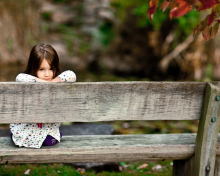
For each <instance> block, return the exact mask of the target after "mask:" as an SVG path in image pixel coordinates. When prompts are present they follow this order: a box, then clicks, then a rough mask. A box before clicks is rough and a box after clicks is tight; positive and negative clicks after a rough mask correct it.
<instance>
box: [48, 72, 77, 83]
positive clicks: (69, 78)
mask: <svg viewBox="0 0 220 176" xmlns="http://www.w3.org/2000/svg"><path fill="white" fill-rule="evenodd" d="M51 82H76V74H75V73H74V72H73V71H71V70H67V71H64V72H63V73H61V74H60V75H58V76H57V77H56V78H54V79H53V80H52V81H51Z"/></svg>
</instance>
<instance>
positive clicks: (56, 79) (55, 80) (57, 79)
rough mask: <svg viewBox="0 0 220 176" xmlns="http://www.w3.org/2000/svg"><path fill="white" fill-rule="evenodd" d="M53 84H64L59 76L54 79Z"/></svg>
mask: <svg viewBox="0 0 220 176" xmlns="http://www.w3.org/2000/svg"><path fill="white" fill-rule="evenodd" d="M51 82H62V80H61V79H60V77H59V76H57V77H56V78H54V79H52V81H51Z"/></svg>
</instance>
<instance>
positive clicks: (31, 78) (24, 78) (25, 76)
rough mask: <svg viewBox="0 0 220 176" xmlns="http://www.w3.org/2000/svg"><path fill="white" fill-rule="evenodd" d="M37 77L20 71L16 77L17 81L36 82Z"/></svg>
mask: <svg viewBox="0 0 220 176" xmlns="http://www.w3.org/2000/svg"><path fill="white" fill-rule="evenodd" d="M36 78H37V77H35V76H32V75H28V74H25V73H20V74H18V76H17V77H16V79H15V81H16V82H36Z"/></svg>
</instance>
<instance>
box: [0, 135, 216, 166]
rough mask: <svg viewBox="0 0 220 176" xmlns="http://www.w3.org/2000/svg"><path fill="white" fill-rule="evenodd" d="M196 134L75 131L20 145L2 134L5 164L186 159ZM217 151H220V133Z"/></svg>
mask: <svg viewBox="0 0 220 176" xmlns="http://www.w3.org/2000/svg"><path fill="white" fill-rule="evenodd" d="M195 141H196V134H188V133H187V134H141V135H74V136H63V138H62V140H61V143H59V144H57V145H55V146H42V148H41V149H32V148H24V147H21V148H19V147H17V146H15V145H14V144H13V142H12V141H11V139H10V138H9V137H1V138H0V157H1V161H0V163H1V164H5V163H73V162H78V163H80V162H120V161H143V160H151V161H152V160H182V159H187V158H190V157H192V156H193V155H194V152H195ZM217 155H220V135H219V139H218V149H217Z"/></svg>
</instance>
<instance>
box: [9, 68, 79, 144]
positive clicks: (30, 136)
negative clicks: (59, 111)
mask: <svg viewBox="0 0 220 176" xmlns="http://www.w3.org/2000/svg"><path fill="white" fill-rule="evenodd" d="M58 76H59V77H60V78H61V80H62V82H75V81H76V75H75V73H74V72H73V71H70V70H67V71H65V72H63V73H61V74H60V75H58ZM16 82H36V77H35V76H31V75H28V74H24V73H20V74H19V75H18V76H17V77H16ZM59 127H60V123H43V125H42V128H40V127H38V124H37V123H30V124H26V123H13V124H10V129H11V132H12V134H13V135H12V140H13V141H14V143H15V145H18V146H19V147H22V146H24V147H32V148H40V147H41V146H42V144H43V142H44V140H45V139H46V137H47V135H50V136H52V137H53V138H55V139H56V140H57V141H59V142H60V131H59Z"/></svg>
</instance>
